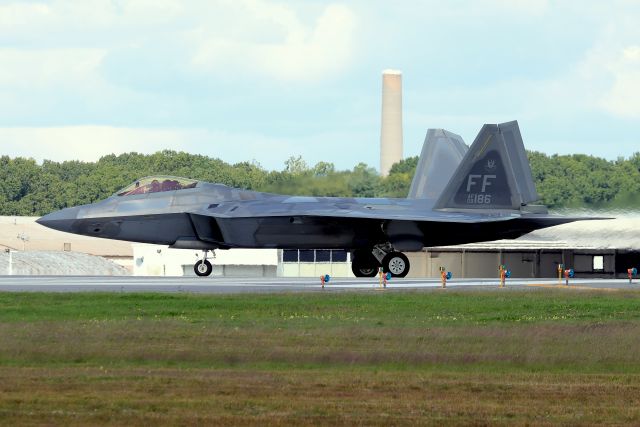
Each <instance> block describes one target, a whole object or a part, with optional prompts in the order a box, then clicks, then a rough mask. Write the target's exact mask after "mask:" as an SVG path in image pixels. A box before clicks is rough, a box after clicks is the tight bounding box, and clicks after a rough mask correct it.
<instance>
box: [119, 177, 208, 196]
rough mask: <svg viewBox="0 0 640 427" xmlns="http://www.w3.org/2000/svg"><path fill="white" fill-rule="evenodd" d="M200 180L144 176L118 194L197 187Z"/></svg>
mask: <svg viewBox="0 0 640 427" xmlns="http://www.w3.org/2000/svg"><path fill="white" fill-rule="evenodd" d="M196 185H198V181H196V180H194V179H188V178H179V177H176V176H148V177H146V178H142V179H139V180H137V181H136V182H134V183H133V184H131V185H129V186H128V187H125V188H123V189H122V190H120V191H118V192H117V193H116V195H118V196H133V195H136V194H149V193H161V192H163V191H176V190H186V189H189V188H195V187H196Z"/></svg>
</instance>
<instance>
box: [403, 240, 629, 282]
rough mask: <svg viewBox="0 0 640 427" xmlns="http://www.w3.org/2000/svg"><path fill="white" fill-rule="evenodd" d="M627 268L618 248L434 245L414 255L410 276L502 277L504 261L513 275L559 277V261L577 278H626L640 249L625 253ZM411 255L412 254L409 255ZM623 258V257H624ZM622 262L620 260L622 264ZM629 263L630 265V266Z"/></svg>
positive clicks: (515, 276)
mask: <svg viewBox="0 0 640 427" xmlns="http://www.w3.org/2000/svg"><path fill="white" fill-rule="evenodd" d="M624 253H625V258H624V264H625V267H624V268H623V267H622V266H620V265H617V264H616V251H615V250H610V249H607V250H597V249H593V250H589V249H565V250H544V249H524V250H499V249H497V250H495V251H490V250H486V249H483V250H468V249H466V248H453V247H452V248H446V249H444V248H434V249H427V250H425V251H423V252H417V253H413V254H410V256H409V259H410V262H411V270H410V272H409V277H431V278H438V277H440V267H441V266H442V267H445V269H446V271H450V272H451V273H453V277H454V278H492V277H498V266H499V265H500V264H504V265H505V266H506V267H507V268H508V269H509V270H511V277H513V278H555V277H558V264H564V265H565V266H566V268H573V269H574V271H575V273H576V277H614V275H616V272H617V276H616V277H626V271H627V268H630V267H634V266H636V265H634V263H636V264H638V265H637V266H636V268H638V269H640V252H637V259H636V258H634V256H635V255H634V254H636V253H635V252H633V253H631V254H630V253H629V252H624ZM629 254H630V255H629ZM408 255H409V254H408ZM594 257H602V261H603V268H602V269H601V270H594V268H593V266H594V261H593V259H594ZM621 258H622V256H621ZM618 264H620V263H618ZM627 264H629V265H628V266H627Z"/></svg>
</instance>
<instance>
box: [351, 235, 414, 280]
mask: <svg viewBox="0 0 640 427" xmlns="http://www.w3.org/2000/svg"><path fill="white" fill-rule="evenodd" d="M380 267H382V271H384V272H385V273H391V276H392V277H405V276H406V275H407V274H408V273H409V268H410V267H411V266H410V264H409V259H408V258H407V257H406V256H405V255H404V254H403V253H402V252H396V251H395V250H394V249H393V246H391V244H390V243H385V244H381V245H375V246H374V247H373V249H371V251H367V250H363V249H359V250H356V251H355V252H353V254H352V256H351V271H352V272H353V274H354V275H355V276H356V277H375V275H376V274H377V273H378V268H380Z"/></svg>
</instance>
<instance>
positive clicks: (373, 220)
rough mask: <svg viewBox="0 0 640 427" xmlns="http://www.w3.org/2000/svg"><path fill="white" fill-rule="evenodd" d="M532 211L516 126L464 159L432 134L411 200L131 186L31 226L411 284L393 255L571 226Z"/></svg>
mask: <svg viewBox="0 0 640 427" xmlns="http://www.w3.org/2000/svg"><path fill="white" fill-rule="evenodd" d="M538 199H539V197H538V194H537V192H536V188H535V185H534V182H533V179H532V176H531V169H530V167H529V163H528V161H527V155H526V152H525V149H524V145H523V142H522V136H521V134H520V129H519V127H518V123H517V122H516V121H513V122H508V123H502V124H486V125H484V126H483V127H482V129H481V130H480V132H479V133H478V136H477V137H476V139H475V141H474V142H473V144H472V145H471V147H470V148H468V149H467V146H466V145H465V144H464V142H463V141H462V138H460V137H459V136H458V135H455V134H453V133H450V132H448V131H445V130H442V129H437V130H429V132H428V133H427V137H426V139H425V144H424V146H423V150H422V154H421V157H420V160H419V163H418V167H417V170H416V174H415V177H414V180H413V183H412V185H411V189H410V192H409V197H407V198H406V199H398V198H342V197H303V196H287V195H278V194H270V193H261V192H257V191H249V190H243V189H237V188H231V187H228V186H226V185H223V184H212V183H208V182H202V181H197V180H192V179H187V178H177V177H167V176H154V177H147V178H142V179H139V180H138V181H136V182H134V183H133V184H131V185H130V186H128V187H126V188H124V189H122V190H120V191H118V192H117V193H115V194H114V195H112V196H111V197H109V198H107V199H105V200H103V201H100V202H97V203H92V204H88V205H83V206H77V207H71V208H67V209H63V210H60V211H57V212H53V213H50V214H48V215H45V216H43V217H42V218H40V219H38V221H37V222H38V223H40V224H42V225H45V226H47V227H50V228H53V229H56V230H61V231H65V232H70V233H75V234H82V235H86V236H94V237H101V238H107V239H117V240H127V241H133V242H142V243H154V244H159V245H168V246H170V247H172V248H181V249H196V250H202V251H203V256H202V258H201V259H199V260H198V262H197V263H196V264H195V265H194V271H195V273H196V274H197V275H198V276H208V275H210V274H211V271H212V265H211V263H210V261H209V259H210V255H209V252H210V251H213V250H216V249H229V248H278V249H318V248H321V249H344V250H348V251H350V252H351V262H352V271H353V274H354V275H355V276H357V277H373V276H375V275H376V274H377V272H378V270H379V268H380V267H382V269H383V270H384V271H385V272H389V273H391V275H392V276H395V277H404V276H406V275H407V273H408V272H409V268H410V265H409V260H408V259H407V257H406V256H405V255H404V254H403V252H410V251H420V250H421V249H422V248H423V247H429V246H441V245H455V244H462V243H471V242H480V241H490V240H496V239H514V238H517V237H519V236H522V235H524V234H526V233H529V232H531V231H533V230H536V229H539V228H545V227H550V226H554V225H558V224H563V223H567V222H572V221H576V220H579V219H584V218H569V217H561V216H554V215H549V214H548V211H547V209H546V207H544V206H540V205H535V204H534V203H535V202H536V201H537V200H538Z"/></svg>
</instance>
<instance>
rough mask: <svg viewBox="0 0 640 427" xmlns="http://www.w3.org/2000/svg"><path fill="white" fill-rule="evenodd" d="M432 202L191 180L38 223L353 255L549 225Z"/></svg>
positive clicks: (165, 239)
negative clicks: (443, 208)
mask: <svg viewBox="0 0 640 427" xmlns="http://www.w3.org/2000/svg"><path fill="white" fill-rule="evenodd" d="M136 189H137V187H136ZM433 204H434V201H433V200H428V199H387V198H340V197H301V196H287V195H277V194H269V193H261V192H255V191H250V190H241V189H236V188H231V187H228V186H226V185H221V184H210V183H206V182H197V185H196V184H195V181H194V184H193V186H190V187H189V188H181V189H169V190H160V191H149V192H139V193H137V194H136V191H129V192H120V193H117V194H114V195H113V196H111V197H109V198H107V199H105V200H103V201H100V202H97V203H92V204H88V205H82V206H77V207H73V208H67V209H63V210H61V211H58V212H54V213H51V214H49V215H46V216H44V217H42V218H40V219H39V220H38V222H39V223H41V224H43V225H46V226H48V227H50V228H54V229H58V230H61V231H66V232H70V233H75V234H82V235H86V236H93V237H101V238H107V239H118V240H127V241H132V242H142V243H154V244H162V245H169V246H172V247H176V248H185V249H187V248H188V249H215V248H284V249H286V248H298V249H305V248H327V249H333V248H335V249H347V250H354V249H358V248H371V247H373V246H374V245H376V244H381V243H385V242H390V243H392V244H393V245H394V246H395V247H396V248H398V250H405V251H411V250H420V249H421V248H422V247H424V246H434V245H450V244H459V243H466V242H477V241H484V240H495V239H500V238H515V237H518V236H520V235H522V234H525V233H527V232H529V231H532V230H534V229H537V228H542V227H545V226H548V225H545V224H543V222H540V221H539V218H538V220H536V218H535V216H534V217H533V218H531V217H523V216H522V215H516V214H514V213H513V212H487V213H483V214H482V215H479V214H477V213H459V212H437V211H434V210H433ZM556 223H557V222H556ZM549 225H554V224H549Z"/></svg>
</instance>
